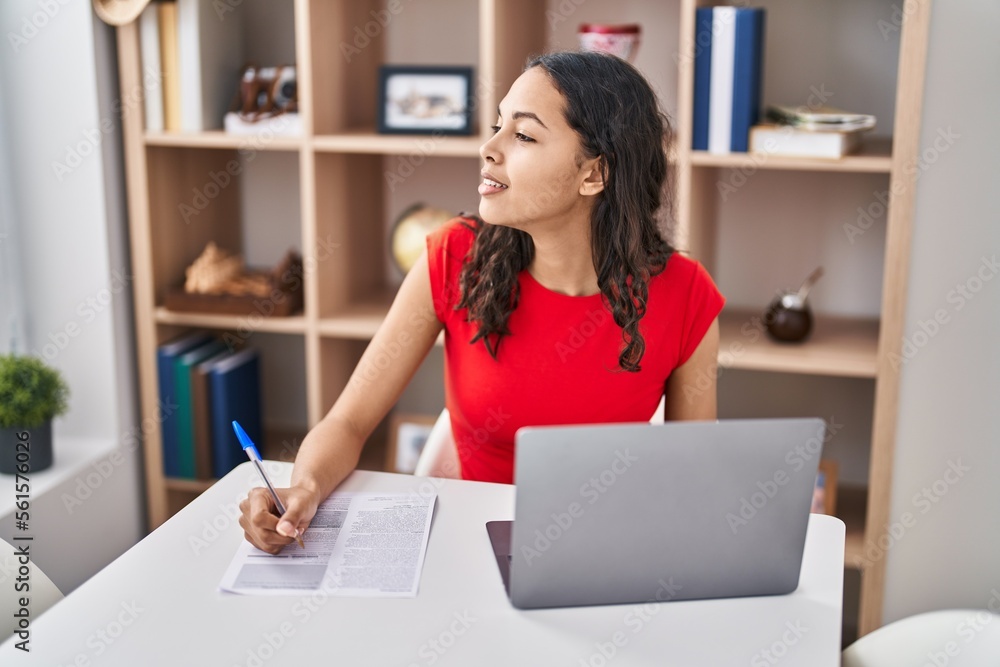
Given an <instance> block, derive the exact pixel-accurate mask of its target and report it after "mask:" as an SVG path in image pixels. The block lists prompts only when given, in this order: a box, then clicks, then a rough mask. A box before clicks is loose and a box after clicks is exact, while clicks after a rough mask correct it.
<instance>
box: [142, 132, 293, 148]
mask: <svg viewBox="0 0 1000 667" xmlns="http://www.w3.org/2000/svg"><path fill="white" fill-rule="evenodd" d="M144 140H145V142H146V145H147V146H175V147H179V148H235V149H239V150H244V151H247V150H252V151H296V150H299V149H300V148H301V147H302V145H303V139H302V137H282V136H276V135H271V136H268V135H253V136H250V135H243V134H229V133H228V132H223V131H221V130H210V131H207V132H146V134H145V136H144Z"/></svg>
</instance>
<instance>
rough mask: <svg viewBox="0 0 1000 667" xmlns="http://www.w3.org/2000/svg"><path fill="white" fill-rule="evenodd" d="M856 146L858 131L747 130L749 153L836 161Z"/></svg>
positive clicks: (772, 127)
mask: <svg viewBox="0 0 1000 667" xmlns="http://www.w3.org/2000/svg"><path fill="white" fill-rule="evenodd" d="M860 145H861V133H860V132H813V131H810V130H802V129H798V128H795V127H792V126H791V125H754V126H753V127H752V128H750V146H749V149H750V152H751V153H763V154H766V155H782V156H785V157H815V158H832V159H836V158H840V157H844V156H845V155H849V154H851V153H854V152H855V151H857V150H858V148H859V147H860Z"/></svg>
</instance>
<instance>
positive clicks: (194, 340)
mask: <svg viewBox="0 0 1000 667" xmlns="http://www.w3.org/2000/svg"><path fill="white" fill-rule="evenodd" d="M209 340H211V336H209V335H208V334H207V333H204V332H198V333H193V334H187V335H186V336H182V337H181V338H177V339H175V340H172V341H170V342H169V343H164V344H163V345H161V346H160V347H158V348H157V350H156V370H157V379H158V382H159V387H160V418H161V420H162V421H161V422H160V437H161V438H162V440H163V443H162V450H163V474H164V475H166V476H167V477H177V476H178V474H179V472H180V467H179V465H180V461H179V459H178V458H177V417H178V415H177V412H178V404H177V392H176V391H175V389H174V360H175V359H177V357H179V356H180V355H182V354H184V353H185V352H189V351H190V350H192V349H194V348H196V347H198V346H200V345H204V344H205V343H207V342H208V341H209Z"/></svg>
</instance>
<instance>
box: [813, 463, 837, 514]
mask: <svg viewBox="0 0 1000 667" xmlns="http://www.w3.org/2000/svg"><path fill="white" fill-rule="evenodd" d="M810 511H811V512H813V513H814V514H829V515H831V516H833V514H834V513H835V512H836V511H837V462H836V461H833V460H830V459H821V460H820V462H819V472H817V473H816V487H815V488H814V489H813V500H812V509H811V510H810Z"/></svg>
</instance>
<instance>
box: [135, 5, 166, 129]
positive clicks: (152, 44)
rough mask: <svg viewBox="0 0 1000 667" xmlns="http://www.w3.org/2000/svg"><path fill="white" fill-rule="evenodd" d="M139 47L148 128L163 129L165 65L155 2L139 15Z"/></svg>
mask: <svg viewBox="0 0 1000 667" xmlns="http://www.w3.org/2000/svg"><path fill="white" fill-rule="evenodd" d="M139 49H140V51H141V53H142V87H143V92H142V98H143V103H144V104H145V107H146V130H147V131H152V132H162V131H163V66H162V65H161V63H160V21H159V18H158V13H157V9H156V5H155V4H152V3H151V4H149V5H147V6H146V8H145V9H144V10H142V14H140V15H139Z"/></svg>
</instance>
